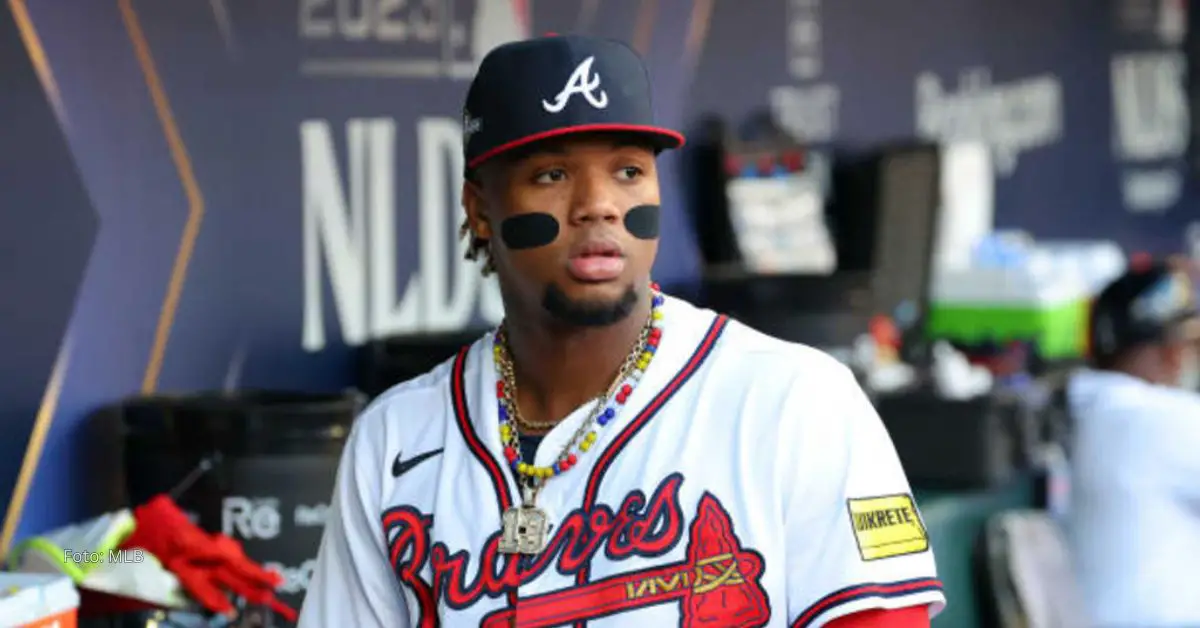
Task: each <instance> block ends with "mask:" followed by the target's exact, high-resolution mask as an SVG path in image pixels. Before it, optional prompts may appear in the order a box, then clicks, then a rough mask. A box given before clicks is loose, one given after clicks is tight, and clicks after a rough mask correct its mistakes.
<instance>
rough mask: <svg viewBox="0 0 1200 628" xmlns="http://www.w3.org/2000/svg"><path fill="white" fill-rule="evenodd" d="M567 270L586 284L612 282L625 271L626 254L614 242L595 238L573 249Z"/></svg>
mask: <svg viewBox="0 0 1200 628" xmlns="http://www.w3.org/2000/svg"><path fill="white" fill-rule="evenodd" d="M569 260H570V261H569V263H568V264H567V269H568V270H569V271H570V273H571V276H572V277H574V278H575V279H576V280H578V281H582V282H585V283H600V282H603V281H612V280H613V279H616V278H617V277H620V276H621V273H622V272H624V271H625V252H624V251H622V250H621V246H620V245H619V244H617V243H616V242H615V241H613V240H609V239H604V238H594V239H589V240H585V241H583V242H581V243H579V244H577V245H575V246H574V247H571V252H570V257H569Z"/></svg>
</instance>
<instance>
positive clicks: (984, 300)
mask: <svg viewBox="0 0 1200 628" xmlns="http://www.w3.org/2000/svg"><path fill="white" fill-rule="evenodd" d="M63 4H65V5H67V6H68V9H66V10H64V9H63V7H62V5H63ZM377 4H378V5H379V6H378V7H376V6H375V5H377ZM394 4H395V6H394V7H392V9H390V10H389V11H374V10H369V9H370V7H375V8H379V7H382V6H383V5H382V3H352V2H351V3H343V2H334V3H330V2H306V3H301V4H300V11H296V10H294V9H295V7H293V6H291V5H290V4H289V5H287V6H283V5H282V4H281V5H278V6H276V5H272V4H271V3H244V2H227V1H224V2H222V1H215V0H214V1H213V2H201V1H196V2H176V3H152V2H131V1H127V0H119V1H118V2H90V1H88V0H60V2H56V3H47V2H32V1H30V0H10V1H9V2H5V3H0V77H3V79H4V81H3V83H4V85H5V86H6V88H5V89H6V91H5V96H4V98H0V137H3V138H5V142H4V143H3V146H0V183H2V185H0V189H3V190H4V196H3V198H4V209H5V211H0V223H2V225H0V252H3V253H4V255H3V256H0V257H2V259H0V291H2V292H3V294H5V295H7V296H9V297H10V299H9V300H10V301H11V302H10V303H9V304H8V307H5V308H4V309H3V314H2V315H0V346H2V347H4V351H3V352H2V355H0V398H2V399H4V406H3V407H0V423H2V424H3V427H4V433H5V434H6V436H8V438H5V439H0V488H2V491H3V492H4V493H5V495H7V496H8V498H7V500H6V501H7V503H8V509H7V513H6V516H5V522H4V528H3V530H2V534H0V554H6V556H5V557H4V558H5V559H6V562H8V563H11V562H12V560H13V559H15V558H19V554H20V552H19V551H18V548H28V547H29V543H30V542H31V541H35V540H42V541H54V542H55V543H58V545H55V546H56V547H60V548H61V544H62V543H65V542H66V541H63V540H61V539H60V538H59V536H58V535H57V533H58V532H61V531H62V530H64V529H67V528H70V527H71V526H76V525H78V526H82V527H83V528H85V529H87V530H89V531H92V530H93V528H92V527H91V526H90V524H96V526H97V527H98V528H103V529H108V528H106V527H105V526H106V525H108V524H112V523H113V522H111V521H109V522H107V523H106V524H105V525H99V524H98V523H97V519H95V518H96V517H101V516H102V515H105V514H111V513H115V512H120V511H121V510H122V509H130V510H131V509H132V508H134V507H135V506H137V505H139V504H140V503H141V502H142V501H145V500H148V499H150V498H151V497H153V496H155V495H158V494H160V493H162V492H171V493H172V495H173V496H174V497H175V498H176V500H177V502H178V504H179V505H180V506H181V507H182V508H183V509H185V510H187V511H189V512H190V514H191V515H193V516H194V517H195V519H196V521H197V522H198V523H199V524H200V525H201V526H202V527H203V529H204V530H206V531H207V532H208V533H219V532H225V533H227V534H228V535H229V536H230V537H232V538H234V539H236V540H237V541H238V542H240V543H242V544H243V546H244V548H245V551H246V553H247V554H248V555H249V557H250V558H251V559H253V560H255V561H258V562H264V563H268V564H269V565H270V566H271V567H272V568H274V569H275V570H277V571H279V572H280V573H281V574H282V575H283V576H284V582H283V585H282V589H281V593H282V594H283V596H284V598H285V599H287V600H288V601H289V602H290V603H292V604H293V605H295V604H299V602H300V600H301V597H302V594H303V590H304V586H305V583H306V581H307V573H308V569H309V567H310V566H311V562H310V561H311V559H312V557H313V555H314V554H315V550H316V544H317V542H318V539H319V537H320V534H321V530H322V522H323V518H324V515H325V512H326V508H327V505H328V500H329V496H330V492H331V488H332V483H333V480H334V474H335V470H336V465H337V460H338V456H339V455H340V451H341V448H342V446H343V444H344V442H345V438H346V436H347V435H348V433H349V431H350V429H351V427H352V423H353V420H354V419H353V417H354V415H355V414H356V413H357V412H358V411H359V410H360V409H361V407H362V405H363V404H364V403H365V402H366V400H368V399H371V398H374V397H376V396H377V395H379V394H381V393H383V392H384V391H385V390H387V389H388V388H389V387H391V386H393V385H395V384H397V383H399V382H401V381H404V380H407V379H409V378H412V377H415V376H418V375H419V374H421V373H423V372H425V371H427V370H428V369H430V368H433V367H435V366H436V365H437V364H439V363H441V362H443V361H444V360H446V359H448V358H450V357H451V356H453V355H454V354H455V352H457V351H458V350H460V349H461V348H462V347H463V346H465V345H467V344H468V343H470V342H471V341H472V340H474V339H475V338H477V337H478V336H479V334H480V333H483V330H487V329H490V328H492V327H493V326H495V325H496V324H497V323H498V322H499V321H500V320H501V318H502V317H503V315H504V312H503V307H502V303H501V299H500V293H499V288H498V286H497V285H496V283H495V281H494V279H484V278H481V277H480V276H479V272H478V267H477V266H476V265H474V264H472V263H470V262H466V261H463V260H462V259H461V249H460V248H459V247H461V246H462V245H461V243H460V242H459V240H458V238H457V226H458V224H459V221H460V219H461V215H460V202H461V199H460V198H459V196H460V190H461V175H462V171H463V164H462V163H461V162H460V159H461V154H460V153H461V146H462V133H463V127H462V112H461V109H460V105H461V103H462V98H463V90H464V89H465V88H466V85H467V81H468V80H469V79H470V77H471V75H472V73H473V71H474V68H475V66H476V64H477V63H478V61H479V60H480V58H481V57H482V55H483V54H485V53H486V51H487V50H488V49H489V48H490V47H492V46H494V45H497V44H499V43H502V42H504V41H508V40H512V39H517V38H521V37H525V36H528V35H531V34H535V33H541V32H560V33H570V32H585V33H590V34H595V35H603V36H609V37H614V38H616V39H620V40H624V41H628V42H630V44H631V45H632V46H634V47H635V48H636V49H637V50H639V51H640V52H641V53H642V54H643V55H644V56H645V57H646V59H647V64H648V66H649V69H650V72H651V75H652V77H653V80H654V81H655V88H656V94H655V108H656V116H659V121H660V122H661V123H662V124H664V125H666V126H668V127H673V128H680V129H687V128H689V127H691V128H695V127H699V129H698V130H697V131H694V132H691V133H689V151H690V152H688V153H687V154H686V155H685V156H684V157H682V158H681V157H679V156H675V155H665V156H664V157H663V158H662V159H660V161H659V170H660V175H661V181H662V201H663V202H662V226H663V229H662V232H663V234H664V237H663V238H662V240H661V242H660V250H659V256H658V261H657V263H656V266H655V269H654V277H655V279H656V280H657V281H658V282H659V283H661V284H662V285H664V286H666V287H667V288H668V292H670V293H672V294H677V295H680V296H687V297H689V298H692V299H693V300H694V301H696V302H698V303H699V304H701V305H704V306H708V307H712V308H714V309H717V310H721V311H723V312H726V313H728V314H731V315H733V316H735V317H736V318H738V319H740V320H742V321H744V322H745V323H747V324H749V325H750V326H752V327H755V328H757V329H759V330H762V331H764V332H767V333H770V334H772V335H775V336H778V337H781V338H784V339H787V340H791V341H795V342H803V343H806V344H809V345H812V346H815V347H818V348H820V349H822V350H826V351H828V352H830V353H831V354H833V355H834V356H836V357H838V358H839V359H841V360H843V361H845V362H846V363H847V364H848V365H849V366H850V367H851V368H852V369H853V370H854V371H855V373H856V374H857V375H858V376H859V377H860V380H861V381H862V383H863V384H864V386H865V387H866V389H867V390H868V392H869V394H870V395H871V396H872V398H873V399H874V400H875V402H876V404H877V407H878V409H879V411H880V413H881V414H882V415H883V419H884V421H885V424H886V426H887V428H888V430H889V432H890V433H891V436H892V438H893V440H894V441H895V443H896V446H897V448H898V450H899V452H900V455H901V457H902V459H903V460H904V462H905V464H906V466H907V467H908V468H909V474H910V476H911V477H910V479H911V480H912V483H913V485H914V490H915V492H916V496H917V500H918V502H919V506H920V508H921V510H922V514H923V516H924V518H925V521H926V524H927V526H928V528H929V532H930V537H931V543H932V545H933V548H934V550H935V552H936V555H937V561H938V568H939V573H940V574H941V577H942V578H943V580H944V584H945V587H946V593H947V596H948V597H949V599H950V605H949V607H948V608H947V609H946V611H945V612H944V613H943V614H942V615H941V616H940V617H939V618H937V619H936V620H935V622H934V626H935V628H975V627H976V626H983V625H1002V626H1004V625H1012V621H1014V620H1013V619H1012V618H1014V617H1015V618H1017V619H1016V620H1015V621H1024V619H1021V617H1023V615H1021V614H1016V615H1013V614H1007V613H1000V612H999V611H997V610H996V609H994V608H989V607H988V605H987V604H986V601H987V600H989V599H992V598H993V597H994V596H993V593H995V594H996V595H997V596H998V595H1001V593H999V588H998V587H1003V586H1010V588H1012V587H1013V586H1016V585H1015V583H1012V582H1009V583H1008V584H1007V585H1006V584H1004V582H1001V581H1000V580H995V581H989V582H980V581H977V580H976V579H975V578H974V575H977V572H978V571H979V569H980V568H982V567H988V566H990V564H991V563H989V562H988V559H987V557H986V556H983V557H981V556H978V555H975V554H973V553H972V549H973V548H974V547H975V546H976V544H977V543H978V542H980V540H981V539H984V538H985V537H986V538H988V539H993V538H997V537H992V536H989V535H987V534H986V533H985V523H984V522H986V521H988V520H990V519H993V518H994V517H995V516H996V515H999V514H1001V513H1005V512H1008V511H1020V512H1023V511H1026V510H1028V509H1030V508H1034V509H1039V510H1040V511H1042V512H1044V513H1045V514H1046V515H1047V516H1049V517H1051V518H1052V519H1054V520H1055V521H1062V520H1065V514H1066V513H1067V512H1068V511H1069V507H1070V503H1071V491H1070V487H1071V486H1072V481H1073V479H1074V478H1072V477H1071V474H1070V472H1069V467H1070V465H1069V461H1070V455H1071V446H1072V441H1073V438H1074V427H1075V423H1074V417H1072V416H1071V415H1070V412H1069V411H1068V410H1067V408H1066V407H1065V406H1066V402H1065V399H1064V395H1065V393H1064V392H1063V391H1064V382H1065V381H1066V380H1068V379H1069V378H1070V377H1071V375H1072V374H1073V373H1074V372H1075V371H1074V369H1075V368H1076V367H1077V366H1078V365H1080V364H1082V363H1084V362H1085V361H1086V359H1087V357H1088V349H1089V347H1088V344H1087V342H1086V334H1085V331H1086V330H1085V325H1084V321H1085V320H1086V316H1087V313H1088V311H1089V307H1090V302H1091V300H1092V299H1093V297H1094V296H1095V294H1096V292H1097V291H1098V290H1099V289H1100V287H1101V286H1103V285H1104V284H1105V283H1106V282H1107V281H1109V280H1111V279H1112V278H1113V277H1115V276H1117V275H1119V274H1120V273H1121V272H1123V270H1125V269H1126V268H1127V267H1132V266H1136V265H1137V264H1138V263H1149V262H1150V260H1152V259H1158V258H1163V257H1165V256H1169V255H1172V254H1177V253H1180V252H1190V254H1191V255H1193V256H1194V255H1196V254H1197V251H1200V212H1197V211H1196V207H1197V206H1198V203H1200V196H1198V195H1197V189H1196V187H1195V186H1193V185H1188V184H1187V181H1188V180H1189V179H1190V178H1191V177H1193V176H1194V174H1195V172H1196V171H1197V168H1198V167H1200V150H1198V149H1197V146H1198V145H1200V142H1198V140H1200V125H1197V124H1194V121H1195V120H1200V80H1198V78H1197V77H1200V74H1198V70H1197V68H1200V63H1197V62H1195V61H1196V60H1197V59H1200V28H1196V27H1194V26H1193V25H1196V24H1200V11H1188V10H1186V9H1187V7H1186V4H1187V3H1185V2H1184V1H1183V0H1112V1H1111V2H1104V3H1091V4H1087V6H1083V5H1081V4H1079V3H1072V2H1066V1H1065V0H1048V1H1046V2H1042V3H1033V4H1028V5H1025V6H1022V7H1021V10H1019V11H1017V10H1013V9H1012V7H1011V6H1010V3H1004V2H1000V1H999V0H966V1H963V2H957V1H956V2H949V1H948V0H914V2H913V3H911V4H906V5H903V6H900V5H896V6H891V5H889V6H888V7H883V8H881V7H880V6H879V5H878V3H869V2H867V0H839V2H829V1H828V0H787V1H785V2H777V1H772V0H743V2H739V3H719V2H711V1H708V0H638V1H637V2H632V3H611V4H612V6H609V5H610V3H605V4H604V7H605V10H604V11H600V10H598V7H599V6H600V4H599V3H598V2H596V1H593V0H558V1H556V2H527V1H525V0H479V1H477V2H471V1H465V0H431V1H429V2H420V3H416V2H410V3H394ZM401 5H403V6H401ZM360 8H361V9H363V10H362V11H359V9H360ZM668 17H669V18H670V19H668ZM1063 24H1070V25H1071V28H1067V29H1064V28H1063V27H1062V25H1063ZM981 25H982V26H981ZM1189 26H1192V27H1189ZM963 33H970V34H971V36H970V37H966V38H964V37H963ZM197 67H203V68H204V70H203V71H197V70H196V68H197ZM1189 114H1190V115H1189ZM1189 148H1190V154H1189ZM1134 252H1141V254H1140V255H1135V256H1132V257H1131V256H1130V255H1129V254H1130V253H1134ZM1143 258H1144V261H1141V262H1139V260H1142V259H1143ZM221 386H224V387H225V388H226V389H228V390H229V391H238V390H239V389H244V390H245V392H229V393H227V394H226V393H218V394H210V393H206V392H203V391H208V390H212V389H214V388H218V387H221ZM349 386H356V387H357V388H358V389H359V391H360V393H353V394H351V393H346V394H343V393H340V392H336V391H341V390H344V389H346V388H347V387H349ZM256 391H298V392H296V393H291V392H288V393H275V392H256ZM122 400H124V401H122ZM97 408H101V410H99V411H97V410H96V409H97ZM412 419H413V420H414V421H420V420H422V418H421V417H413V418H412ZM3 447H7V449H4V448H3ZM197 469H200V471H197ZM996 520H997V521H1000V520H1002V519H996ZM114 525H115V524H114ZM118 527H119V526H118ZM81 534H82V535H83V536H87V534H86V533H85V532H81ZM70 542H71V543H83V541H75V540H72V541H70ZM1002 542H1003V543H1005V544H1006V545H1005V547H1006V548H1007V550H1006V552H1007V553H1005V554H1004V555H1005V556H1008V555H1009V553H1012V552H1023V551H1024V549H1022V546H1023V545H1026V544H1028V543H1027V541H1026V539H1025V537H1023V536H1022V535H1020V534H1008V533H1007V532H1006V533H1005V534H1004V535H1003V541H1002ZM998 543H1000V541H998V542H997V544H998ZM35 545H36V544H35ZM994 545H995V544H994ZM1029 547H1035V546H1034V545H1032V544H1030V545H1029ZM1008 550H1011V552H1009V551H1008ZM15 564H16V566H17V567H20V561H19V560H18V561H17V562H16V563H15ZM10 566H12V565H11V564H10ZM1009 571H1011V572H1012V573H1014V574H1015V573H1017V571H1018V570H1016V569H1010V570H1009ZM3 575H4V576H6V577H7V576H9V575H12V576H14V577H17V578H24V577H25V575H24V574H19V573H18V574H3ZM109 576H111V574H109ZM1007 577H1012V576H1011V575H1010V576H1007ZM1056 577H1057V576H1056ZM1063 578H1065V576H1063ZM28 582H29V583H28V584H24V583H23V584H22V585H21V588H20V589H19V590H20V591H22V593H20V594H17V593H15V591H14V592H12V593H13V594H12V595H7V596H4V597H2V598H0V617H5V616H7V613H8V611H9V610H10V609H11V608H12V606H11V605H12V604H18V605H24V604H27V603H28V604H31V605H32V606H29V607H28V608H35V610H33V611H29V612H32V613H34V614H37V613H42V614H46V613H58V612H69V610H70V608H71V607H72V605H73V604H75V602H72V601H71V600H72V599H74V598H72V597H71V596H70V595H68V594H67V593H68V591H67V587H65V586H62V585H60V584H59V582H60V581H53V582H51V581H42V580H37V579H36V578H35V579H34V580H32V581H28ZM68 584H69V583H68ZM76 584H77V585H78V583H76ZM90 584H92V585H94V584H95V580H94V578H93V580H92V581H91V583H90ZM78 589H79V591H81V593H80V592H79V591H76V593H77V595H81V596H82V599H81V601H80V602H78V605H79V612H80V613H81V614H86V611H88V610H89V609H93V610H94V609H98V608H107V607H105V606H103V604H101V605H99V606H98V605H97V604H98V603H97V602H96V601H95V599H96V598H94V597H93V594H94V593H95V591H93V590H89V589H87V588H86V587H84V586H82V585H78ZM55 591H60V592H62V593H63V596H61V597H60V596H58V594H57V593H55ZM109 602H111V600H109ZM6 605H7V606H6ZM22 608H23V609H24V608H26V607H25V606H22ZM242 611H243V612H242V615H243V617H242V621H243V623H249V622H254V621H257V620H258V619H259V618H260V617H259V615H258V613H260V612H265V611H264V609H261V608H248V609H242ZM14 612H16V611H14ZM20 612H23V613H24V612H26V611H25V610H21V611H20ZM1001 615H1004V616H1005V617H1008V618H1009V619H1007V620H1006V619H1005V617H1001ZM14 616H16V615H14ZM30 616H32V615H30ZM86 619H93V618H92V617H87V618H86ZM111 619H112V623H110V624H106V625H111V626H116V625H136V626H138V628H143V627H144V626H148V625H159V626H166V625H180V626H184V625H208V624H207V622H208V620H207V619H205V618H203V617H200V616H199V615H197V614H194V613H193V614H191V615H189V614H187V613H185V612H172V613H168V612H167V611H166V610H164V609H157V610H154V611H145V612H141V613H138V614H136V615H129V616H127V617H113V618H111ZM123 622H132V623H123ZM0 623H2V622H0Z"/></svg>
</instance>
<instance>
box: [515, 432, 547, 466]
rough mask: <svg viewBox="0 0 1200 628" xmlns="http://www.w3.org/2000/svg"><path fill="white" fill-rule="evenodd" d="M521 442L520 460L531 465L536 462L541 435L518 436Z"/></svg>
mask: <svg viewBox="0 0 1200 628" xmlns="http://www.w3.org/2000/svg"><path fill="white" fill-rule="evenodd" d="M520 440H521V459H522V460H524V461H525V462H527V463H529V464H533V461H534V460H537V449H538V445H540V444H541V443H542V435H540V434H539V435H534V436H529V435H526V434H521V435H520Z"/></svg>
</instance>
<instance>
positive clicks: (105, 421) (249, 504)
mask: <svg viewBox="0 0 1200 628" xmlns="http://www.w3.org/2000/svg"><path fill="white" fill-rule="evenodd" d="M363 403H364V399H363V397H362V396H361V395H360V394H358V393H345V394H336V395H334V394H316V393H295V392H272V391H258V392H255V391H244V392H238V393H209V394H205V393H198V394H190V395H180V396H156V397H144V398H131V399H128V400H125V401H122V402H119V403H117V404H113V405H111V406H108V407H106V408H103V409H101V410H99V411H98V412H97V413H96V414H95V416H94V418H93V426H92V427H93V429H94V430H95V433H96V434H97V435H98V440H99V442H103V443H106V446H104V447H102V448H98V449H97V450H96V456H95V459H94V460H93V465H94V466H93V467H92V469H93V474H94V476H95V478H96V480H97V483H96V486H97V489H96V496H97V499H98V500H100V501H101V502H102V503H100V504H97V511H100V512H103V511H108V510H116V509H119V508H122V507H124V506H126V505H127V504H142V503H145V502H146V501H148V500H150V498H152V497H154V496H155V495H159V494H163V493H170V492H171V491H172V490H173V489H175V488H176V487H177V486H178V485H179V484H180V482H181V481H183V480H185V479H188V480H190V481H191V486H190V487H187V488H186V490H183V491H182V492H181V494H179V495H177V496H176V499H177V501H178V503H179V505H180V507H182V508H183V509H184V511H186V512H188V513H189V514H190V515H192V516H193V517H194V518H195V521H196V522H197V523H198V524H199V525H200V526H201V527H202V528H203V529H204V530H207V531H209V532H213V533H222V534H225V535H228V536H229V537H231V538H233V539H235V540H237V541H238V542H240V543H241V544H242V546H243V548H244V549H245V552H246V554H247V555H248V556H249V557H250V558H252V559H253V560H255V561H257V562H259V563H262V564H264V565H265V566H266V567H267V568H268V569H272V570H275V571H277V572H278V573H279V574H280V575H282V576H283V584H282V585H281V586H280V588H279V592H280V597H281V599H283V601H284V602H285V603H287V604H289V605H291V606H293V607H295V608H299V606H300V605H301V603H302V602H303V597H304V590H305V587H306V586H307V584H308V578H309V577H310V575H311V571H312V565H313V560H314V559H315V558H316V554H317V548H318V545H319V544H320V540H321V533H322V531H323V529H324V524H325V516H326V515H327V513H328V509H329V498H330V496H331V495H332V494H333V486H334V480H335V478H336V475H337V467H338V461H339V460H340V459H341V453H342V447H343V446H344V445H345V442H346V438H347V436H348V435H349V433H350V430H351V428H352V425H353V422H354V418H355V416H356V415H357V414H358V412H359V411H360V410H361V409H362V407H363ZM206 459H210V460H211V459H217V460H219V462H217V463H216V464H213V465H212V468H211V469H210V470H208V471H207V472H206V473H204V474H203V475H201V476H199V477H190V478H189V476H190V475H192V474H193V473H194V471H195V470H196V469H197V467H198V466H200V465H201V464H202V462H203V461H205V460H206ZM201 468H202V467H201Z"/></svg>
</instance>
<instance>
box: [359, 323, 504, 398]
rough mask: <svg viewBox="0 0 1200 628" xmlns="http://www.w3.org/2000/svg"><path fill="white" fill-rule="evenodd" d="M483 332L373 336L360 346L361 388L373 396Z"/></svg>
mask: <svg viewBox="0 0 1200 628" xmlns="http://www.w3.org/2000/svg"><path fill="white" fill-rule="evenodd" d="M484 333H485V330H469V331H462V332H454V333H445V334H423V335H420V336H415V335H414V336H395V337H391V338H382V339H380V340H373V341H371V342H369V343H367V344H365V345H363V346H362V347H360V348H359V349H358V355H357V361H358V368H357V370H358V389H359V390H361V391H362V392H363V394H365V395H367V398H369V399H374V398H375V397H378V396H379V395H380V394H381V393H383V392H384V391H385V390H387V389H389V388H391V387H392V386H395V385H396V384H399V383H400V382H403V381H407V380H410V379H412V378H414V377H417V376H418V375H421V374H423V373H425V372H426V371H429V370H431V369H433V368H434V367H435V366H437V365H439V364H441V363H442V362H445V361H446V360H449V359H450V358H453V357H454V355H455V354H457V353H458V352H459V350H461V349H463V348H464V347H468V346H470V345H471V343H472V342H475V341H476V340H477V339H478V338H479V337H480V336H482V335H483V334H484Z"/></svg>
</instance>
